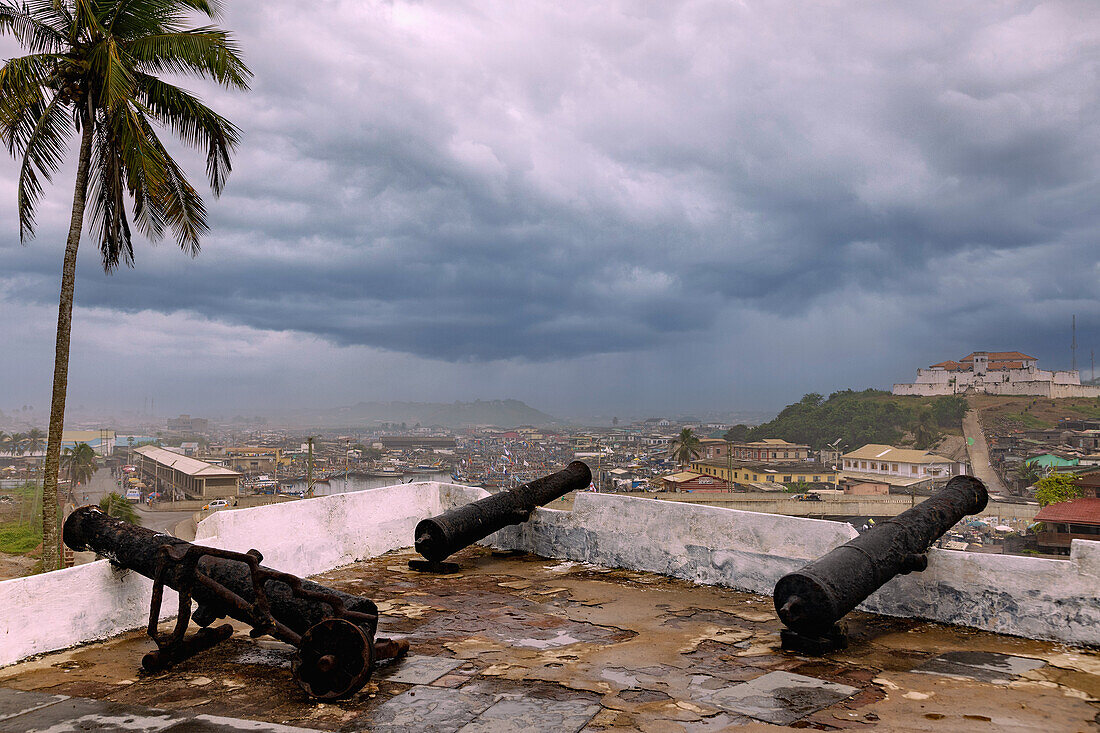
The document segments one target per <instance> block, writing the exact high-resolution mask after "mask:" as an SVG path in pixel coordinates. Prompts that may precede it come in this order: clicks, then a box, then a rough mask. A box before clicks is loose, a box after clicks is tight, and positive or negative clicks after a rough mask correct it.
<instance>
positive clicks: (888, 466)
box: [841, 443, 967, 479]
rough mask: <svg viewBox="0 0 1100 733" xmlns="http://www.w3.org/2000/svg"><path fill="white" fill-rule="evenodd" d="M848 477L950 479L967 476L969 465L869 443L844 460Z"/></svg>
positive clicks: (922, 453)
mask: <svg viewBox="0 0 1100 733" xmlns="http://www.w3.org/2000/svg"><path fill="white" fill-rule="evenodd" d="M841 461H842V463H841V470H842V471H843V472H844V473H846V474H870V475H879V476H897V477H898V478H921V479H924V478H931V479H946V478H949V477H951V476H956V475H958V474H961V473H966V470H967V469H966V464H965V463H960V462H956V461H952V460H951V459H950V458H944V457H943V456H937V455H936V454H935V453H929V452H928V451H923V450H912V449H909V448H895V447H893V446H891V445H879V444H877V443H868V444H867V445H865V446H863V447H862V448H860V449H859V450H854V451H852V452H851V453H845V454H844V455H843V456H841Z"/></svg>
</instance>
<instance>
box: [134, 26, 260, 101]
mask: <svg viewBox="0 0 1100 733" xmlns="http://www.w3.org/2000/svg"><path fill="white" fill-rule="evenodd" d="M126 52H127V53H128V54H129V55H130V56H131V57H132V58H133V59H134V60H135V67H136V68H137V70H139V71H143V72H147V73H156V72H164V71H168V72H173V73H177V74H195V75H198V76H208V77H210V78H212V79H214V80H215V81H217V82H218V83H219V84H222V85H224V86H227V87H235V88H237V89H248V81H249V79H251V78H252V72H251V71H250V70H249V69H248V67H247V66H246V65H245V63H244V61H242V60H241V57H240V48H239V47H238V46H237V44H236V42H235V41H233V40H232V39H231V38H230V37H229V34H228V33H226V32H225V31H223V30H221V29H219V28H215V27H214V26H203V27H201V28H193V29H190V30H186V31H179V32H175V33H161V34H156V35H149V36H144V37H142V38H138V39H136V40H134V41H131V42H129V43H127V44H126Z"/></svg>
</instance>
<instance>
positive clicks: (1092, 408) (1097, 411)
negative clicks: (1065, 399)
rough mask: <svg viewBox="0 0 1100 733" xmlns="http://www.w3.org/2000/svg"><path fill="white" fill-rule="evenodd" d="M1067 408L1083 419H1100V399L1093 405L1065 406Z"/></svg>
mask: <svg viewBox="0 0 1100 733" xmlns="http://www.w3.org/2000/svg"><path fill="white" fill-rule="evenodd" d="M1067 407H1068V408H1069V409H1071V410H1073V411H1074V412H1077V413H1080V414H1082V415H1084V416H1085V417H1095V418H1100V399H1098V400H1096V404H1095V405H1067Z"/></svg>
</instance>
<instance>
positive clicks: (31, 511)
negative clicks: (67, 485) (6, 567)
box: [0, 482, 42, 555]
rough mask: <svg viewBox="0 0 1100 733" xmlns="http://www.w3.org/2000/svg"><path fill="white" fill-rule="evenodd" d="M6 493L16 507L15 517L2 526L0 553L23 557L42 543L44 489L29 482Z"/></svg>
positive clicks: (14, 508) (0, 531) (13, 509)
mask: <svg viewBox="0 0 1100 733" xmlns="http://www.w3.org/2000/svg"><path fill="white" fill-rule="evenodd" d="M4 493H5V494H7V495H9V496H11V497H12V498H13V499H14V500H15V504H16V506H15V507H12V512H11V513H12V514H13V515H14V516H12V517H11V518H10V519H9V521H6V522H4V523H2V524H0V552H6V553H9V554H14V555H22V554H25V553H27V552H30V551H31V550H33V549H34V548H36V547H38V544H39V543H40V542H41V541H42V523H41V522H40V521H39V518H40V516H41V513H42V488H41V487H40V486H39V485H38V484H36V483H34V482H28V483H25V484H23V485H22V486H20V487H17V488H15V489H11V490H8V491H5V492H4ZM16 510H17V511H18V514H16Z"/></svg>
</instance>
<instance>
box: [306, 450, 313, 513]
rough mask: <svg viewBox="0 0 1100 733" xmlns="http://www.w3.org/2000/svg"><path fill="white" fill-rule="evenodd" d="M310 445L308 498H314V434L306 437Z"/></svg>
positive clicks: (307, 460) (307, 471)
mask: <svg viewBox="0 0 1100 733" xmlns="http://www.w3.org/2000/svg"><path fill="white" fill-rule="evenodd" d="M306 443H307V444H308V445H309V455H308V457H307V458H306V498H307V499H312V498H313V436H312V435H311V436H310V437H308V438H306Z"/></svg>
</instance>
